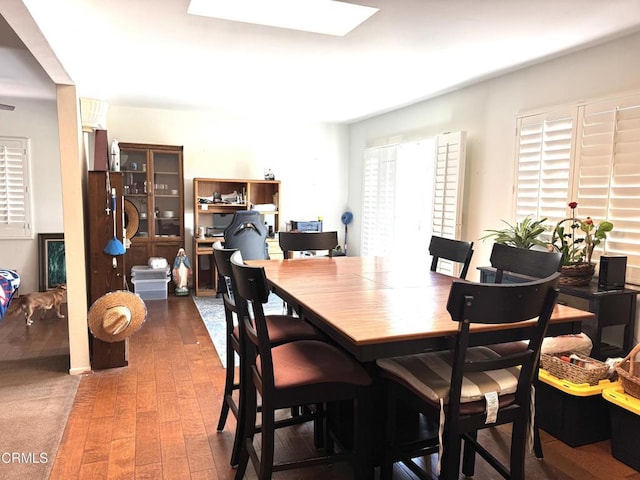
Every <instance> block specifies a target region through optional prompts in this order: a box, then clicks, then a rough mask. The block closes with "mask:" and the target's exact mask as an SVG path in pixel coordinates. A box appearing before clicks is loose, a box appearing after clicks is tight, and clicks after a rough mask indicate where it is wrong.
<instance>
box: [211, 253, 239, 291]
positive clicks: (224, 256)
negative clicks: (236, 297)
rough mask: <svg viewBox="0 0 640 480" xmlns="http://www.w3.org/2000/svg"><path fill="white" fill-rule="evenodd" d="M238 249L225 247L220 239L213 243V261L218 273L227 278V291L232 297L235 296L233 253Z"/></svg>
mask: <svg viewBox="0 0 640 480" xmlns="http://www.w3.org/2000/svg"><path fill="white" fill-rule="evenodd" d="M237 251H238V249H237V248H224V246H223V245H222V242H219V241H218V242H215V243H214V244H213V263H214V264H215V266H216V270H217V271H218V274H219V275H220V276H221V277H222V278H223V279H224V280H225V285H226V287H227V293H228V294H229V296H231V297H233V293H232V292H233V288H232V275H233V273H232V271H231V255H233V254H234V253H235V252H237ZM240 255H242V254H240Z"/></svg>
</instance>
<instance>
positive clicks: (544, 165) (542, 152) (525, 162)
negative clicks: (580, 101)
mask: <svg viewBox="0 0 640 480" xmlns="http://www.w3.org/2000/svg"><path fill="white" fill-rule="evenodd" d="M574 116H575V114H572V113H571V111H570V110H569V109H566V110H559V111H555V112H548V113H544V114H538V115H532V116H526V117H520V118H518V120H517V125H516V128H517V131H516V133H517V139H516V145H517V154H516V161H517V167H516V182H515V185H516V221H518V222H519V221H522V219H523V218H525V217H526V216H531V217H533V218H535V219H539V218H544V217H547V218H548V219H549V222H548V223H549V224H555V223H557V222H558V221H560V220H562V219H563V218H565V216H566V212H567V204H568V203H569V202H570V201H571V199H570V191H571V185H570V183H569V182H570V181H569V174H570V172H571V158H572V157H571V152H572V146H573V132H574V123H575V118H574Z"/></svg>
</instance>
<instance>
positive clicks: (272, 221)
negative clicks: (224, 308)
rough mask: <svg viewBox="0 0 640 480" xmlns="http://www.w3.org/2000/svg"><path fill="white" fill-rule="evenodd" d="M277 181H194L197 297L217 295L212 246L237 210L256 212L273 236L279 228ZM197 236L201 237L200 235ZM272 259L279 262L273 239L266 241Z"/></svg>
mask: <svg viewBox="0 0 640 480" xmlns="http://www.w3.org/2000/svg"><path fill="white" fill-rule="evenodd" d="M279 196H280V180H246V179H219V178H194V179H193V217H194V229H193V231H194V236H193V257H194V261H193V288H194V291H195V294H196V295H216V294H217V285H218V282H217V280H218V279H217V273H216V271H215V268H214V265H213V258H212V256H213V255H212V248H213V244H214V242H216V241H218V240H224V239H223V237H222V236H221V233H222V230H223V229H224V226H225V225H226V224H227V223H228V222H229V221H230V220H231V218H233V213H234V212H236V211H237V210H251V209H257V210H258V211H259V212H260V214H261V216H262V219H263V221H264V222H265V223H266V224H267V225H268V226H269V227H271V230H272V232H273V235H275V234H276V233H277V231H278V225H279V224H280V221H279V218H280V211H279V208H280V207H279V205H280V203H279ZM198 232H201V233H202V234H201V235H199V234H198ZM267 244H268V246H269V255H270V256H271V258H282V252H281V251H280V248H279V247H278V245H277V240H275V238H269V239H267Z"/></svg>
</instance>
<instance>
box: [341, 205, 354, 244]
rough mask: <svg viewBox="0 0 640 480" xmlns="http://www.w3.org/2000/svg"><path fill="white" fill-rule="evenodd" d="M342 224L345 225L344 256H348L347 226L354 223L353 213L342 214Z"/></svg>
mask: <svg viewBox="0 0 640 480" xmlns="http://www.w3.org/2000/svg"><path fill="white" fill-rule="evenodd" d="M341 220H342V224H343V225H344V254H345V255H346V254H347V233H348V227H347V225H349V224H350V223H351V222H352V221H353V213H351V212H349V211H347V212H344V213H343V214H342V218H341Z"/></svg>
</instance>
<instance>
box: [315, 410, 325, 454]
mask: <svg viewBox="0 0 640 480" xmlns="http://www.w3.org/2000/svg"><path fill="white" fill-rule="evenodd" d="M315 409H316V410H315V414H314V417H313V444H314V446H315V447H316V448H322V447H323V446H325V443H324V437H325V430H326V429H325V426H324V418H325V411H324V404H322V403H316V405H315Z"/></svg>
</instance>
